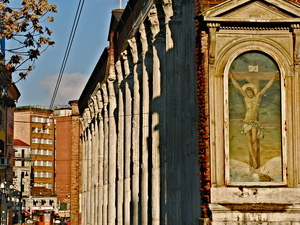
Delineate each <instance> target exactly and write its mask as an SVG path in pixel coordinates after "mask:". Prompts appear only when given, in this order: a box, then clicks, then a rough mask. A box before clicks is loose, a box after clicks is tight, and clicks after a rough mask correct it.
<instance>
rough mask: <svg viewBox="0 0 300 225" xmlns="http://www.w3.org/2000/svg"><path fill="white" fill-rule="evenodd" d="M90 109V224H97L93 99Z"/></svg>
mask: <svg viewBox="0 0 300 225" xmlns="http://www.w3.org/2000/svg"><path fill="white" fill-rule="evenodd" d="M89 110H90V115H91V121H90V129H89V131H90V133H89V143H90V144H89V146H90V147H89V169H88V170H89V178H90V179H89V202H90V210H89V221H88V223H89V224H95V220H94V218H95V204H96V203H95V201H92V199H95V186H94V184H95V173H94V170H95V158H94V154H95V120H94V115H95V114H94V104H93V102H92V101H90V102H89Z"/></svg>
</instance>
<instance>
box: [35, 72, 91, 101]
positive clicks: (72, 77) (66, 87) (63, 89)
mask: <svg viewBox="0 0 300 225" xmlns="http://www.w3.org/2000/svg"><path fill="white" fill-rule="evenodd" d="M88 78H89V77H88V76H87V75H85V74H82V73H79V72H77V73H64V74H63V76H62V78H61V82H60V85H59V88H58V92H57V95H56V98H55V101H54V105H58V104H62V105H67V104H68V102H69V101H70V100H78V99H79V97H80V95H81V93H82V91H83V88H84V87H85V85H86V83H87V81H88ZM57 79H58V74H56V75H49V76H46V77H45V78H44V79H43V80H42V81H40V85H39V86H40V88H41V89H42V90H43V91H44V92H46V94H47V100H46V101H47V102H49V103H50V102H51V99H52V96H53V93H54V89H55V87H56V83H57Z"/></svg>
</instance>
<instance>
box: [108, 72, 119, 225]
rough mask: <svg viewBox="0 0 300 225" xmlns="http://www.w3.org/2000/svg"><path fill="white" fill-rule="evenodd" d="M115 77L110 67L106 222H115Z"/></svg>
mask: <svg viewBox="0 0 300 225" xmlns="http://www.w3.org/2000/svg"><path fill="white" fill-rule="evenodd" d="M115 79H116V75H115V71H114V67H112V68H111V69H110V74H109V77H108V82H107V83H108V93H109V111H108V115H109V137H108V138H109V139H108V142H109V148H108V149H109V153H108V158H109V161H108V167H109V168H108V170H109V175H108V184H109V186H108V224H109V225H115V224H116V204H115V203H116V173H117V171H116V170H117V164H116V161H117V137H116V136H117V134H116V121H115V116H114V111H115V110H116V106H117V104H116V95H115V90H114V81H115Z"/></svg>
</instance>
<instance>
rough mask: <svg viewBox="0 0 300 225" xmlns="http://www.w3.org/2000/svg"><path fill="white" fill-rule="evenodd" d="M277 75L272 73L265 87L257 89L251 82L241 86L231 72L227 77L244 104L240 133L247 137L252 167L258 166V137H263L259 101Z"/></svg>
mask: <svg viewBox="0 0 300 225" xmlns="http://www.w3.org/2000/svg"><path fill="white" fill-rule="evenodd" d="M278 77H279V74H278V73H276V74H274V75H273V77H272V78H271V80H270V81H269V82H268V83H267V84H266V85H265V87H264V88H263V89H261V90H260V91H258V90H257V88H256V86H255V85H254V84H252V83H247V84H244V85H243V86H242V87H241V86H240V85H239V84H238V83H237V81H236V80H235V79H234V77H233V75H232V73H229V78H230V79H231V81H232V84H233V85H234V87H235V88H236V89H238V90H239V92H240V93H241V94H242V96H243V97H244V101H245V104H246V114H245V117H244V120H243V123H244V125H243V131H242V133H244V134H245V135H246V137H247V142H248V149H249V153H250V158H251V161H252V162H250V165H251V166H252V167H253V168H254V169H257V168H259V167H260V163H259V160H258V152H259V139H261V138H263V132H262V127H261V124H260V122H259V105H260V101H261V99H262V96H263V95H264V94H265V92H266V91H267V90H268V89H269V88H270V87H271V86H272V84H273V82H274V81H275V80H276V79H277V78H278Z"/></svg>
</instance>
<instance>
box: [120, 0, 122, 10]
mask: <svg viewBox="0 0 300 225" xmlns="http://www.w3.org/2000/svg"><path fill="white" fill-rule="evenodd" d="M120 9H122V0H120Z"/></svg>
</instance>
